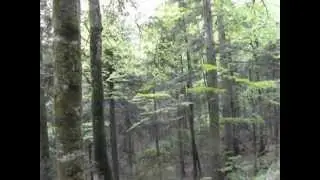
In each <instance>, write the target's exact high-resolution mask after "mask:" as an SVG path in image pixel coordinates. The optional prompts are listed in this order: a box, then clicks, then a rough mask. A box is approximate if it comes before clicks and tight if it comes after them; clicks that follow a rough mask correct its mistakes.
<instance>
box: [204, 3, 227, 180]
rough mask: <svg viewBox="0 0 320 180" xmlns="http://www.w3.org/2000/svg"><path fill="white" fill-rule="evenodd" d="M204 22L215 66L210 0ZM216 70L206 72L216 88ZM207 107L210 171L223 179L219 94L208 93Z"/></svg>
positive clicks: (210, 58) (208, 52)
mask: <svg viewBox="0 0 320 180" xmlns="http://www.w3.org/2000/svg"><path fill="white" fill-rule="evenodd" d="M203 10H204V14H203V17H204V24H205V28H206V29H205V34H206V37H205V40H206V57H207V62H208V63H209V64H212V65H215V66H216V55H215V52H214V47H213V30H212V23H213V22H212V13H211V0H203ZM217 80H218V79H217V72H216V71H209V72H208V73H207V84H208V86H209V87H212V88H217V86H218V82H217ZM208 99H209V100H208V109H209V118H210V132H211V138H212V150H211V151H212V154H211V163H212V167H211V169H212V172H211V177H212V179H213V180H220V179H223V177H222V174H221V172H220V167H221V162H220V124H219V96H218V94H216V93H208Z"/></svg>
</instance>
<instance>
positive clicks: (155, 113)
mask: <svg viewBox="0 0 320 180" xmlns="http://www.w3.org/2000/svg"><path fill="white" fill-rule="evenodd" d="M155 93H156V91H155V89H153V94H155ZM153 110H154V126H153V128H154V136H155V138H156V140H155V145H156V153H157V161H158V170H159V179H160V180H162V163H161V159H160V155H161V154H160V143H159V141H160V137H159V124H158V123H159V122H158V114H157V112H156V111H157V101H156V98H154V99H153Z"/></svg>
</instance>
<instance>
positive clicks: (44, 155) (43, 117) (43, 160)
mask: <svg viewBox="0 0 320 180" xmlns="http://www.w3.org/2000/svg"><path fill="white" fill-rule="evenodd" d="M41 48H42V46H41V35H40V180H51V178H50V175H49V170H50V168H49V167H50V166H49V158H50V156H49V154H50V151H49V137H48V127H47V111H46V105H45V98H44V89H43V88H42V83H41V77H42V71H41V68H42V51H41Z"/></svg>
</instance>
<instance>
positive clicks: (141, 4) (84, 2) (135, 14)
mask: <svg viewBox="0 0 320 180" xmlns="http://www.w3.org/2000/svg"><path fill="white" fill-rule="evenodd" d="M132 1H134V2H135V3H136V6H137V8H134V7H132V6H131V5H127V7H126V11H127V12H129V16H126V17H124V21H125V23H126V24H127V25H128V26H131V27H133V29H135V31H137V28H136V27H135V26H136V25H135V23H138V24H142V23H145V22H147V21H148V19H149V18H150V17H151V16H153V15H154V14H155V12H156V9H157V7H159V6H160V5H161V4H162V3H164V2H165V0H132ZM232 1H233V2H234V3H236V4H243V3H246V2H249V1H252V0H232ZM256 1H257V2H258V1H260V0H256ZM108 2H110V0H100V5H101V6H103V5H107V3H108ZM264 2H265V4H266V6H267V9H268V11H269V14H270V15H271V16H272V17H273V18H274V19H275V20H276V21H277V22H279V23H280V0H264ZM127 4H130V3H127ZM81 9H82V10H88V0H81ZM279 29H280V28H279ZM136 33H138V32H136ZM136 33H134V34H135V35H133V36H137V34H136ZM279 33H280V31H279ZM132 38H133V40H134V41H135V40H137V37H132Z"/></svg>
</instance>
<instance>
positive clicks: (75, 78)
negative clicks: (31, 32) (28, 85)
mask: <svg viewBox="0 0 320 180" xmlns="http://www.w3.org/2000/svg"><path fill="white" fill-rule="evenodd" d="M53 20H54V26H53V27H54V35H55V37H54V41H55V43H54V50H53V52H54V60H55V83H54V85H55V97H54V113H55V114H54V116H55V122H56V130H57V140H58V145H57V147H58V154H57V155H58V162H57V169H58V170H57V171H58V179H59V180H83V179H84V172H83V155H82V154H83V151H82V136H81V114H82V106H81V100H82V88H81V79H82V73H81V71H82V68H81V55H80V54H81V53H80V1H79V0H54V1H53Z"/></svg>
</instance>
